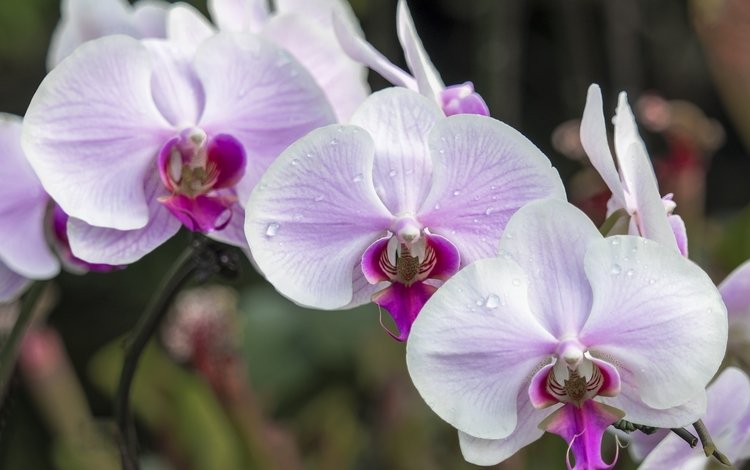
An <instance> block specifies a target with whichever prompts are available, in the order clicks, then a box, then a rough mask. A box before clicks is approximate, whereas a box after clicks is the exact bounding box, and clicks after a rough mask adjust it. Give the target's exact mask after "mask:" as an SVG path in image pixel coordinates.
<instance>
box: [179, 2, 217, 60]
mask: <svg viewBox="0 0 750 470" xmlns="http://www.w3.org/2000/svg"><path fill="white" fill-rule="evenodd" d="M214 34H216V30H215V29H214V27H213V26H212V25H211V23H209V22H208V20H206V18H205V17H204V16H203V15H202V14H201V13H200V12H199V11H198V10H196V9H195V7H193V6H192V5H189V4H187V3H178V4H175V5H173V6H172V8H170V9H169V15H168V16H167V38H169V40H170V41H174V42H176V43H179V44H181V45H183V46H185V45H187V46H188V49H189V50H190V51H191V52H194V51H195V50H196V49H197V48H198V46H200V44H201V43H202V42H203V41H205V40H206V39H208V38H210V37H211V36H213V35H214Z"/></svg>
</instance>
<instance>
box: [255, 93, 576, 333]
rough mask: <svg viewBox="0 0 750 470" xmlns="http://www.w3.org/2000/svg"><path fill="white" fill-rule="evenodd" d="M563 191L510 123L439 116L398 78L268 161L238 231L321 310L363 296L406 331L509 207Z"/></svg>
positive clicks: (496, 234)
mask: <svg viewBox="0 0 750 470" xmlns="http://www.w3.org/2000/svg"><path fill="white" fill-rule="evenodd" d="M549 196H553V197H558V198H563V197H564V190H563V187H562V183H561V181H560V178H559V176H558V174H557V171H556V170H554V169H553V168H552V167H551V166H550V163H549V160H548V159H547V158H546V157H545V156H544V154H542V153H541V152H540V151H539V149H537V148H536V147H535V146H534V145H533V144H532V143H531V142H529V141H528V140H527V139H526V138H525V137H523V136H522V135H521V134H519V133H518V132H517V131H515V130H514V129H512V128H510V127H509V126H507V125H505V124H503V123H501V122H499V121H496V120H494V119H491V118H488V117H484V116H469V115H462V116H453V117H450V118H446V117H445V116H444V115H443V113H442V112H441V110H440V108H439V107H438V106H437V105H436V104H435V103H434V102H432V101H430V100H428V99H426V98H424V97H423V96H421V95H419V94H418V93H415V92H413V91H410V90H406V89H404V88H390V89H386V90H383V91H380V92H378V93H375V94H373V95H371V96H370V97H369V98H368V99H367V100H366V101H365V102H364V103H363V104H362V106H361V107H360V108H359V109H358V110H357V111H356V112H355V113H354V115H353V116H352V119H351V125H348V126H340V125H337V126H328V127H325V128H322V129H319V130H316V131H313V132H312V133H310V134H309V135H307V136H306V137H304V138H302V139H300V140H299V141H298V142H296V143H295V144H293V145H292V146H290V147H289V148H288V149H287V150H286V151H285V152H284V153H283V154H282V155H281V156H279V158H278V160H277V161H276V162H274V164H272V165H271V167H270V168H269V169H268V171H267V172H266V174H265V175H264V176H263V178H262V179H261V182H260V183H259V185H258V186H256V188H255V189H254V190H253V193H252V195H251V197H250V200H249V202H248V218H247V220H246V226H245V230H246V234H247V239H248V242H249V244H250V249H251V251H252V254H253V256H254V259H255V261H256V262H257V264H258V266H259V268H260V269H261V271H262V272H263V273H264V274H265V276H266V278H267V279H268V280H269V281H270V282H271V283H272V284H273V285H274V286H275V287H276V289H277V290H278V291H279V292H281V293H282V294H283V295H285V296H287V297H289V298H290V299H292V300H293V301H295V302H297V303H299V304H302V305H306V306H310V307H314V308H321V309H337V308H345V307H353V306H355V305H361V304H364V303H367V302H368V301H369V300H370V299H371V298H372V301H373V302H375V303H376V304H378V305H379V306H381V307H383V308H384V309H386V310H387V311H388V312H389V313H390V315H391V316H392V317H393V320H394V321H395V324H396V326H397V328H398V334H396V335H394V337H396V338H397V339H398V340H401V341H403V340H405V339H406V337H407V336H408V334H409V330H410V327H411V323H412V322H413V321H414V318H415V317H416V316H417V314H418V313H419V310H420V309H421V307H422V305H423V304H424V303H425V301H426V300H427V299H428V298H429V297H430V296H431V295H432V294H433V293H434V292H435V290H436V288H437V286H438V285H439V284H440V283H441V282H442V281H444V280H445V279H447V278H449V277H450V276H451V275H453V274H454V273H455V272H456V271H457V270H458V269H459V267H460V266H464V265H467V264H469V263H471V262H472V261H474V260H477V259H479V258H483V257H487V256H492V255H493V253H494V252H495V245H496V243H497V240H499V238H500V236H501V234H502V232H503V228H504V227H505V224H506V222H507V221H508V219H509V218H510V216H511V214H513V212H515V211H516V210H517V209H518V208H519V207H521V206H522V205H524V204H525V203H527V202H528V201H531V200H534V199H539V198H543V197H549Z"/></svg>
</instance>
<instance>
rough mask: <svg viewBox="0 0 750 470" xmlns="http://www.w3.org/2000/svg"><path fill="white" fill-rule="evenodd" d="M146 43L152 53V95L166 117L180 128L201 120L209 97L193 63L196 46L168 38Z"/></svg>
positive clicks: (144, 42) (149, 40)
mask: <svg viewBox="0 0 750 470" xmlns="http://www.w3.org/2000/svg"><path fill="white" fill-rule="evenodd" d="M142 44H143V45H144V46H145V47H146V49H148V51H149V54H150V56H151V61H152V64H153V75H152V77H151V94H152V95H153V97H154V103H156V106H157V107H158V108H159V111H160V112H161V114H162V116H164V117H165V118H166V119H167V121H169V123H170V124H172V125H173V126H174V127H175V128H177V129H179V128H182V127H185V126H190V125H194V124H195V123H197V122H198V119H199V118H200V115H201V112H202V111H203V105H204V102H205V99H206V98H205V94H204V91H203V86H202V85H201V83H200V81H199V80H198V77H197V76H196V74H195V71H194V70H193V66H192V64H191V62H192V59H193V53H194V51H193V50H192V48H191V47H189V45H186V44H181V43H178V42H176V41H168V40H165V39H146V40H144V41H142Z"/></svg>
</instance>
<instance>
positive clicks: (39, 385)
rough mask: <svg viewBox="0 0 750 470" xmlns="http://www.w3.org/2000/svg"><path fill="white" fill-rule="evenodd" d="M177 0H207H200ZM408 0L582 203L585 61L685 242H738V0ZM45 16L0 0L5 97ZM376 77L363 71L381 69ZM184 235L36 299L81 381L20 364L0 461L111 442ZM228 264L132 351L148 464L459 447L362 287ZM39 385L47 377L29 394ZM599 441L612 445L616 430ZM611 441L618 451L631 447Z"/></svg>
mask: <svg viewBox="0 0 750 470" xmlns="http://www.w3.org/2000/svg"><path fill="white" fill-rule="evenodd" d="M190 3H192V4H193V5H195V6H196V7H198V8H199V9H200V10H201V11H203V12H204V13H205V12H206V6H205V3H204V2H202V1H193V2H190ZM351 3H352V6H353V7H354V10H355V12H356V14H357V16H358V17H359V19H360V21H361V24H362V27H363V29H364V31H365V34H366V36H367V39H368V40H369V41H370V42H371V43H372V44H373V45H374V46H375V47H376V48H377V49H378V50H380V51H381V52H383V54H385V55H386V56H387V57H389V58H390V59H391V60H393V61H394V62H395V63H397V64H400V65H402V66H403V65H404V60H403V56H402V52H401V48H400V46H399V44H398V41H397V37H396V22H395V15H396V1H395V0H377V1H376V0H351ZM707 4H711V6H712V8H714V9H713V10H712V9H711V8H709V6H707ZM727 4H732V5H733V6H732V7H731V8H734V9H735V10H736V11H735V10H732V11H731V14H730V15H729V18H727V17H726V15H724V16H722V14H721V8H729V7H726V5H727ZM409 6H410V8H411V10H412V14H413V16H414V21H415V23H416V27H417V30H418V31H419V33H420V35H421V38H422V40H423V42H424V45H425V48H426V49H427V52H428V53H429V54H430V56H431V58H432V61H433V62H434V64H435V65H436V67H437V69H438V70H439V71H440V72H441V74H442V76H443V79H444V81H445V83H446V84H456V83H463V82H464V81H467V80H471V81H473V82H474V85H475V87H476V90H477V91H478V92H479V93H480V94H481V95H482V96H483V97H484V98H485V100H486V101H487V103H488V105H489V108H490V110H491V113H492V115H493V117H495V118H497V119H500V120H502V121H505V122H507V123H508V124H510V125H512V126H514V127H516V128H517V129H519V130H520V131H521V132H522V133H524V134H525V135H526V136H527V137H529V139H531V140H532V141H533V142H534V143H535V144H536V145H537V146H539V147H540V148H541V149H542V150H543V151H544V152H545V153H546V154H547V155H548V156H549V157H550V159H551V160H552V162H553V165H554V166H555V167H556V168H557V169H558V170H559V172H560V174H561V176H562V177H563V180H564V181H565V183H566V186H567V188H568V193H569V195H570V197H571V200H572V201H573V202H576V203H577V204H578V205H579V206H581V207H582V208H584V210H586V211H587V212H589V213H590V214H591V216H592V217H593V218H594V219H595V220H597V218H601V217H603V215H604V203H606V199H607V194H604V195H603V196H602V194H600V192H601V186H602V183H601V181H600V180H598V176H597V175H595V174H594V175H592V174H591V169H590V167H589V165H588V163H587V162H586V159H585V157H584V158H583V160H581V158H580V155H578V153H579V152H578V150H577V140H576V139H577V120H578V119H580V117H581V114H582V112H583V107H584V103H585V98H586V89H587V87H588V85H589V84H590V83H592V82H596V83H599V84H600V86H601V88H602V91H603V93H604V102H605V116H608V117H610V116H612V115H613V114H614V110H615V105H616V100H617V94H618V93H619V92H620V91H623V90H624V91H627V92H628V96H629V98H630V102H631V105H633V107H634V110H635V111H636V113H637V115H638V118H639V120H640V128H641V134H642V136H643V137H644V139H645V140H646V144H647V147H648V148H649V151H650V153H651V156H652V158H653V159H654V166H655V168H656V170H657V174H658V175H659V177H660V184H661V186H662V189H663V192H664V193H666V192H674V193H675V200H676V202H677V213H680V214H681V215H683V217H684V218H685V220H686V222H687V223H688V229H689V231H690V235H691V238H690V239H691V258H692V259H694V260H696V261H697V262H699V263H700V264H701V265H702V266H703V267H704V268H706V269H707V270H708V271H709V272H710V273H711V274H712V275H713V276H714V278H715V280H717V281H718V280H720V279H722V278H723V276H724V275H725V274H726V273H727V272H729V271H730V270H731V269H732V268H734V267H735V266H737V265H738V264H739V263H741V262H742V261H744V260H745V259H748V258H750V209H748V203H749V202H750V184H748V178H749V177H750V157H749V156H748V145H749V144H750V131H748V128H749V127H750V115H749V114H750V113H749V112H748V111H747V110H746V109H745V108H743V106H742V103H743V100H749V101H747V102H750V98H749V96H750V71H748V69H750V65H748V63H750V41H744V42H743V41H742V36H741V35H732V31H733V30H732V28H735V29H734V31H743V30H746V31H750V2H748V1H744V2H733V1H730V0H726V1H722V0H718V1H711V2H701V1H700V0H696V1H695V2H692V3H690V2H685V1H682V0H662V1H660V2H652V1H648V0H638V1H630V2H614V1H606V0H566V1H564V2H560V1H555V0H529V1H523V0H500V1H498V0H465V1H460V2H457V1H455V0H410V1H409ZM743 14H744V15H745V16H743ZM58 18H59V4H58V2H57V1H55V0H1V1H0V111H1V112H7V113H13V114H18V115H23V113H24V111H25V109H26V107H27V105H28V103H29V101H30V99H31V97H32V96H33V94H34V92H35V90H36V87H37V86H38V84H39V83H40V82H41V80H42V79H43V77H44V75H45V57H46V51H47V47H48V45H49V38H50V34H51V32H52V30H53V28H54V27H55V25H56V23H57V20H58ZM743 19H744V20H746V21H745V22H744V23H743V21H742V20H743ZM722 22H730V23H731V24H724V23H722ZM738 34H739V33H738ZM743 61H744V62H743ZM370 77H371V83H372V86H373V89H380V88H383V87H385V86H387V85H388V84H387V83H386V82H385V81H384V80H383V79H382V78H381V77H379V76H377V75H376V74H373V73H371V75H370ZM743 80H744V81H743ZM738 81H739V85H738V84H737V83H736V82H738ZM742 85H744V95H743V86H742ZM747 109H750V105H749V106H747ZM566 126H567V127H566ZM610 130H611V129H610ZM553 134H554V135H556V137H555V138H554V139H553ZM578 145H580V144H578ZM599 222H601V220H599ZM188 239H189V235H188V234H187V233H182V234H181V235H180V236H178V237H175V238H173V239H172V240H170V241H169V242H168V243H167V244H166V245H165V246H163V247H162V248H160V249H159V250H157V251H156V252H154V253H152V254H150V255H149V256H147V257H146V258H145V259H143V260H142V261H140V262H138V263H136V264H134V265H132V266H129V267H128V268H127V269H124V270H120V271H115V272H112V273H107V274H97V273H90V274H86V275H83V276H78V275H73V274H67V273H63V274H62V275H61V276H59V277H58V278H57V279H56V280H55V281H54V283H55V289H54V291H55V298H56V301H55V304H54V307H52V308H51V310H50V312H49V317H48V319H47V324H48V325H49V326H50V327H51V331H53V332H54V333H48V334H46V335H47V336H46V337H56V338H58V340H55V339H51V340H50V344H52V346H49V347H50V348H52V347H55V348H57V349H54V351H57V352H55V353H49V354H47V355H46V356H45V352H44V351H45V348H46V347H47V346H43V347H42V346H40V347H39V348H38V349H37V350H35V351H37V352H39V354H38V355H37V356H35V357H36V359H38V361H41V364H42V366H43V367H42V368H44V367H50V366H49V361H53V362H52V364H53V365H54V366H53V367H51V369H50V370H49V371H48V372H49V374H52V373H53V372H55V373H62V372H60V371H63V372H64V370H66V369H64V367H67V366H64V365H60V364H58V363H57V362H54V361H57V360H60V358H59V356H60V355H63V356H64V355H65V354H64V353H65V352H66V353H67V356H69V361H70V367H71V369H70V373H68V374H67V375H66V377H67V379H66V380H69V379H71V377H72V378H73V379H75V377H77V379H78V381H79V382H80V385H81V386H82V388H80V389H78V388H76V387H77V385H69V386H67V388H62V389H59V390H57V389H55V388H54V387H56V386H57V385H55V384H59V383H60V381H55V382H50V381H49V380H52V379H50V377H52V376H51V375H49V376H48V375H44V374H43V373H40V374H37V375H34V372H30V373H27V372H24V373H23V374H22V373H21V371H20V370H19V371H17V372H16V374H15V376H14V379H13V381H12V384H11V387H10V390H9V391H8V393H7V396H6V399H5V400H4V402H3V403H2V408H1V409H0V468H4V469H46V468H63V469H72V468H91V467H90V466H89V467H86V466H81V465H84V464H83V463H81V461H82V460H84V459H83V456H92V455H94V454H96V455H97V456H98V457H91V458H92V459H96V458H101V459H102V460H93V461H96V462H102V463H100V464H99V465H100V466H99V467H98V468H106V467H107V466H108V465H109V464H110V463H112V462H118V460H117V459H115V460H112V458H111V457H112V452H113V450H112V449H110V447H111V446H112V445H113V442H114V441H113V439H114V433H115V431H114V427H113V424H112V422H111V414H112V395H113V390H114V387H115V384H116V376H117V373H118V371H119V369H118V368H119V363H120V361H121V360H122V358H121V356H122V351H121V349H122V348H121V347H120V346H121V344H122V341H123V338H124V335H125V334H126V333H127V332H128V331H129V330H130V329H131V328H132V327H133V325H135V323H136V321H137V319H138V317H139V315H140V313H141V312H142V310H143V308H144V306H145V305H146V303H147V302H148V299H149V298H150V297H151V296H152V294H153V290H154V289H155V286H157V285H158V284H159V280H160V279H161V277H162V276H163V275H164V273H165V272H166V271H167V270H168V267H169V266H170V264H171V263H172V261H173V260H174V259H175V258H176V257H177V256H178V254H179V253H180V252H181V251H182V248H183V247H184V246H185V245H186V244H187V241H188ZM243 268H244V274H243V275H242V277H241V278H240V279H239V280H237V281H236V282H233V283H232V284H231V289H229V290H226V289H223V290H222V289H221V288H218V289H219V290H218V291H217V290H215V289H214V290H213V291H211V292H210V293H209V292H207V291H201V292H203V294H202V295H203V296H211V295H213V296H216V297H215V298H216V300H215V302H212V303H209V304H207V305H203V304H201V303H200V301H199V300H195V301H194V302H192V303H191V302H187V303H186V304H184V305H183V306H182V307H180V306H179V305H178V306H177V307H176V308H175V312H173V315H172V316H171V317H170V319H169V321H168V322H167V325H165V328H164V331H162V333H161V334H160V339H159V341H157V342H156V343H155V344H153V345H152V346H151V347H150V348H149V350H148V351H147V353H146V355H145V356H144V358H143V359H142V363H141V365H140V370H139V374H140V375H139V376H138V377H140V379H137V380H136V386H135V387H136V390H135V393H134V397H133V408H134V411H135V413H136V417H137V420H138V421H137V423H138V435H139V438H140V445H141V449H140V450H141V452H142V454H144V455H145V460H144V468H149V469H162V468H186V469H209V468H212V469H233V468H292V469H293V468H311V469H339V468H342V469H348V468H357V469H375V468H378V469H379V468H384V469H385V468H387V469H433V468H437V469H454V468H473V466H472V465H469V464H467V463H465V462H464V461H463V459H462V458H461V454H460V451H459V449H458V441H457V438H456V435H455V430H453V428H452V427H450V426H449V425H448V424H446V423H443V422H442V421H441V420H440V419H439V418H438V417H437V416H435V415H434V414H433V413H432V412H431V411H430V409H429V408H428V407H427V406H426V405H425V404H424V403H423V402H422V401H421V399H420V397H419V396H418V394H417V392H416V391H415V390H414V388H413V387H412V385H411V383H410V381H409V376H408V373H407V371H406V365H405V361H404V347H403V345H402V344H399V343H396V342H394V341H393V340H391V338H390V337H389V336H388V335H386V334H384V333H383V331H382V330H381V327H380V325H379V312H378V308H377V306H375V305H368V306H365V307H361V308H358V309H355V310H352V311H334V312H313V311H308V310H305V309H302V308H300V307H297V306H295V305H294V304H292V303H291V302H289V301H287V300H285V299H284V298H282V297H281V296H280V295H279V294H277V293H276V292H275V291H274V290H273V288H272V287H270V286H269V285H268V284H266V283H265V282H264V281H263V280H262V278H261V276H260V275H258V274H257V273H256V272H255V271H254V270H253V268H252V266H251V265H250V263H249V262H245V264H244V266H243ZM211 298H214V297H211ZM183 300H184V299H183ZM183 303H184V302H183ZM196 305H198V307H199V308H198V307H195V306H196ZM191 309H193V310H195V309H197V310H196V311H193V310H191ZM186 311H191V312H192V313H185V312H186ZM48 331H49V330H48ZM50 335H51V336H50ZM55 335H57V336H55ZM39 341H40V343H39V344H47V343H45V342H44V337H42V338H41V339H40V340H39ZM56 341H57V342H56ZM55 345H56V346H55ZM30 347H31V346H30ZM45 361H47V362H45ZM39 364H40V363H39V362H37V363H34V362H33V361H32V363H31V365H30V366H28V367H31V369H32V370H37V371H38V367H37V366H38V365H39ZM22 366H23V368H25V367H27V366H25V365H22ZM35 367H37V369H34V368H35ZM20 368H22V367H19V369H20ZM24 370H25V369H24ZM44 370H46V369H44ZM55 377H56V376H55ZM73 381H74V382H75V380H73ZM45 389H46V390H47V391H48V392H49V393H48V395H49V396H41V395H40V394H39V390H45ZM50 396H51V397H55V398H54V399H55V400H57V401H56V403H58V405H59V406H58V407H60V408H62V409H65V410H66V411H68V412H70V414H71V416H72V415H75V413H76V410H78V412H79V414H80V413H83V414H84V415H86V414H88V413H90V416H89V418H91V419H88V418H87V419H88V421H86V423H88V424H86V426H84V428H85V429H84V428H81V427H76V426H73V427H72V428H71V427H70V426H68V427H67V428H66V427H65V426H60V423H64V422H66V420H67V419H72V418H70V417H69V416H66V415H65V414H64V413H63V414H62V415H61V414H60V413H56V412H54V411H53V412H50V410H47V409H44V407H41V406H40V405H39V403H41V402H43V401H44V400H50V399H52V398H50ZM66 397H67V398H66ZM76 397H78V398H76ZM81 397H83V398H84V400H83V401H81V399H80V398H81ZM40 400H41V401H40ZM66 400H67V401H66ZM76 407H78V408H76ZM79 408H80V409H79ZM87 408H90V410H88V409H87ZM65 436H67V437H65ZM66 439H67V440H66ZM605 443H606V444H608V445H609V446H610V447H613V446H614V438H612V439H609V438H605ZM565 450H566V444H565V443H564V442H563V441H562V440H561V439H559V438H558V437H556V436H549V435H548V436H545V438H544V439H543V440H541V441H539V442H537V443H536V444H534V445H533V446H531V447H529V448H527V449H526V450H524V451H522V452H520V453H519V454H517V456H515V457H513V458H512V459H510V460H508V461H506V462H505V463H503V464H502V465H501V467H500V468H504V469H523V468H527V469H536V468H564V463H563V458H564V456H565ZM626 454H627V452H626V451H623V452H621V453H620V461H619V462H618V465H617V467H616V468H622V469H625V468H634V466H633V465H632V463H631V462H630V461H629V460H628V456H627V455H626ZM613 455H614V451H613V450H612V449H609V451H607V452H605V456H606V457H608V458H611V457H612V456H613ZM89 461H92V460H89ZM113 465H115V467H113V468H116V464H113Z"/></svg>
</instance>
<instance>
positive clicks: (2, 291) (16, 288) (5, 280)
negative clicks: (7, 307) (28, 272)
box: [0, 261, 31, 302]
mask: <svg viewBox="0 0 750 470" xmlns="http://www.w3.org/2000/svg"><path fill="white" fill-rule="evenodd" d="M29 284H31V280H29V279H27V278H25V277H23V276H21V275H19V274H18V273H16V272H15V271H13V270H12V269H10V268H9V267H7V266H6V265H5V264H3V263H2V261H0V302H10V301H12V300H14V299H16V298H17V297H19V296H20V295H21V294H22V293H23V291H24V290H26V288H27V287H28V286H29Z"/></svg>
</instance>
